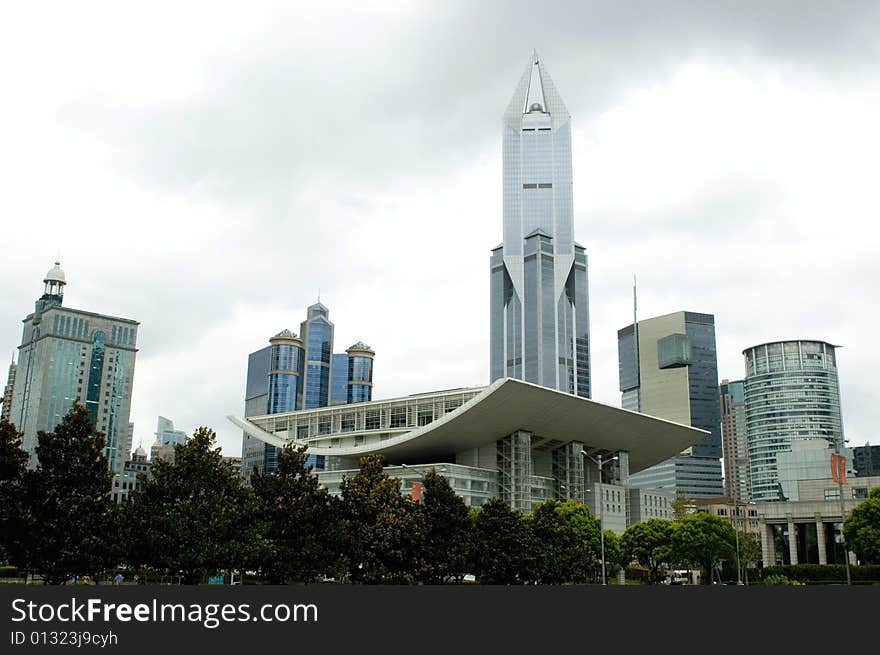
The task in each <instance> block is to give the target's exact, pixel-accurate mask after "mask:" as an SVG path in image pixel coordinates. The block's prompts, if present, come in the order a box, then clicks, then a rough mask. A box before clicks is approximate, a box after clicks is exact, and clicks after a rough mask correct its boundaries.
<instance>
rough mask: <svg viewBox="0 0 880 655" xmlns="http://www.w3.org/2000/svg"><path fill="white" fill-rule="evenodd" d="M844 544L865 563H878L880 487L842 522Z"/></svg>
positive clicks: (872, 491) (879, 559) (879, 561)
mask: <svg viewBox="0 0 880 655" xmlns="http://www.w3.org/2000/svg"><path fill="white" fill-rule="evenodd" d="M843 536H844V538H845V539H846V544H847V546H848V547H849V548H851V549H852V551H853V552H854V553H855V554H856V557H858V558H859V561H860V562H862V563H865V564H880V487H876V488H874V489H872V490H871V493H870V495H869V496H868V498H867V500H863V501H862V502H861V503H859V504H858V505H856V506H855V508H854V509H853V511H852V512H851V513H850V515H849V516H848V517H847V518H846V521H845V522H844V524H843Z"/></svg>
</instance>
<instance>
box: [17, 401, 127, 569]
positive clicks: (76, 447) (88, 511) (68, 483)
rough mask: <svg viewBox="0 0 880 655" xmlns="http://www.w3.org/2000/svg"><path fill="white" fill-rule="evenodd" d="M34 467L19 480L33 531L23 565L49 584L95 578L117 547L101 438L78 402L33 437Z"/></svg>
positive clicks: (112, 505) (114, 507)
mask: <svg viewBox="0 0 880 655" xmlns="http://www.w3.org/2000/svg"><path fill="white" fill-rule="evenodd" d="M36 455H37V461H38V464H37V468H36V470H33V471H27V472H26V474H25V476H24V491H25V498H26V502H27V503H28V505H29V508H28V509H29V513H30V515H31V517H32V520H33V525H32V526H31V527H32V529H33V530H34V531H35V532H34V534H33V538H32V539H30V540H29V544H28V557H27V559H28V564H29V565H30V566H32V567H33V568H34V570H36V571H39V572H40V573H42V575H43V577H44V579H45V580H46V582H48V583H49V584H60V583H61V582H64V581H65V580H67V579H68V578H70V577H71V576H72V575H74V574H95V573H97V572H98V571H100V570H102V569H103V568H105V567H106V566H108V565H111V564H112V562H111V561H110V560H112V558H113V550H114V547H115V545H116V543H117V539H116V535H115V528H116V526H117V524H118V523H117V521H115V512H116V506H115V504H114V503H113V502H112V501H111V499H110V490H111V487H112V474H111V473H110V471H109V470H108V468H107V458H106V457H105V455H104V434H103V433H101V432H97V431H96V430H95V424H94V422H93V421H92V417H91V415H90V414H89V412H88V410H87V409H86V408H85V407H83V406H82V405H81V404H79V403H75V404H74V406H73V409H71V410H70V412H68V414H67V415H65V416H64V418H63V419H62V420H61V423H60V424H59V425H58V426H57V427H56V428H55V431H54V432H42V431H41V432H38V433H37V448H36Z"/></svg>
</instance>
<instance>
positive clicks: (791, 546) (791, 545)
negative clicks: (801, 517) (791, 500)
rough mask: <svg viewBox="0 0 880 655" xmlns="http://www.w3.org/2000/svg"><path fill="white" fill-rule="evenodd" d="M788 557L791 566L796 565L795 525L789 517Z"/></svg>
mask: <svg viewBox="0 0 880 655" xmlns="http://www.w3.org/2000/svg"><path fill="white" fill-rule="evenodd" d="M788 556H789V558H790V559H791V563H792V564H797V563H798V554H797V525H795V522H794V519H792V518H791V515H789V516H788Z"/></svg>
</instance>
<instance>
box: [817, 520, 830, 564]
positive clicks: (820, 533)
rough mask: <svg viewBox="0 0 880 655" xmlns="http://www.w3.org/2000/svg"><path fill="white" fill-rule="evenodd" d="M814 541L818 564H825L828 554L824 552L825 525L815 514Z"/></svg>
mask: <svg viewBox="0 0 880 655" xmlns="http://www.w3.org/2000/svg"><path fill="white" fill-rule="evenodd" d="M816 541H817V542H818V545H819V564H827V563H828V553H827V551H826V550H825V524H824V523H823V522H822V516H821V515H820V514H816Z"/></svg>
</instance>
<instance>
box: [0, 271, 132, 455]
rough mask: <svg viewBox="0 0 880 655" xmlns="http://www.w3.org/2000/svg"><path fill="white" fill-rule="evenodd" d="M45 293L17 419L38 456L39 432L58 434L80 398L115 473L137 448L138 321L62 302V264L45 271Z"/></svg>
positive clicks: (13, 416)
mask: <svg viewBox="0 0 880 655" xmlns="http://www.w3.org/2000/svg"><path fill="white" fill-rule="evenodd" d="M43 282H44V284H45V287H44V292H43V295H42V296H41V297H40V299H39V300H37V302H36V305H35V309H34V312H33V313H32V314H29V315H28V316H27V317H25V319H24V330H23V333H22V339H21V345H20V346H19V355H18V367H17V370H16V375H15V385H14V388H13V393H12V405H11V411H10V420H11V421H12V422H13V423H14V424H15V425H16V427H18V429H19V430H20V431H21V432H23V433H24V439H23V444H22V445H23V447H24V449H25V450H26V451H28V452H30V453H34V450H35V448H36V446H37V432H38V431H40V430H44V431H52V430H54V429H55V426H56V425H58V424H59V423H60V422H61V419H62V418H63V417H64V415H65V414H67V412H68V411H70V409H71V407H72V406H73V403H74V402H76V401H78V402H80V403H82V404H83V405H84V406H85V407H86V409H88V410H89V413H90V414H91V417H92V420H94V421H95V425H96V427H97V429H98V430H99V431H101V432H103V433H104V434H105V435H106V442H107V446H106V455H107V460H108V462H109V466H110V468H111V470H113V471H114V472H121V471H122V469H123V467H124V464H125V461H126V460H127V459H128V457H129V455H130V452H131V441H130V433H129V420H128V419H129V412H130V409H131V391H132V383H133V379H134V364H135V355H136V353H137V330H138V322H137V321H133V320H130V319H127V318H117V317H115V316H107V315H105V314H97V313H94V312H87V311H83V310H79V309H71V308H69V307H65V306H63V300H64V287H65V285H66V280H65V276H64V272H63V271H62V270H61V267H60V264H59V263H58V262H55V266H54V267H53V268H52V269H51V270H50V271H49V272H48V273H47V274H46V277H45V279H44V280H43Z"/></svg>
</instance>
